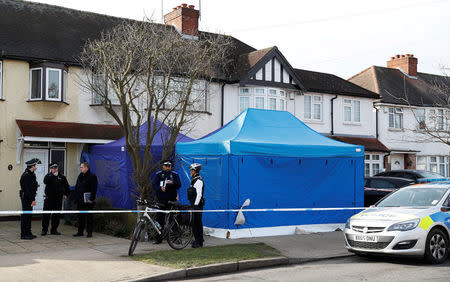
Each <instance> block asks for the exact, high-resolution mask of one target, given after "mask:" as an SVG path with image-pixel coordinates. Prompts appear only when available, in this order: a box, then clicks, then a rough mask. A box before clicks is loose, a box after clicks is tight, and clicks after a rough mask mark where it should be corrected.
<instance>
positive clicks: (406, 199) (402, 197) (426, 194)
mask: <svg viewBox="0 0 450 282" xmlns="http://www.w3.org/2000/svg"><path fill="white" fill-rule="evenodd" d="M447 190H448V189H447V188H402V189H400V190H398V191H397V192H395V193H393V194H391V195H389V196H387V197H386V198H384V199H383V200H382V201H381V202H379V203H378V204H377V207H428V206H435V205H436V204H437V203H438V202H439V201H440V200H441V199H442V197H443V196H444V194H445V192H447Z"/></svg>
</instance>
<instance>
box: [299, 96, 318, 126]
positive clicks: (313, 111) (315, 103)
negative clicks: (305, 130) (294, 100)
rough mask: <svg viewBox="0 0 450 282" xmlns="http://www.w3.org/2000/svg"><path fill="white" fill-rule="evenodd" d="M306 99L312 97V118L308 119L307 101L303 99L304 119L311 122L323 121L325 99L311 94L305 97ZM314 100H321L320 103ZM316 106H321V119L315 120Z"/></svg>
mask: <svg viewBox="0 0 450 282" xmlns="http://www.w3.org/2000/svg"><path fill="white" fill-rule="evenodd" d="M304 97H310V101H311V104H310V109H311V116H310V117H307V116H306V115H305V105H306V102H305V99H304V98H303V117H304V118H305V119H306V120H311V121H322V118H323V97H322V95H309V94H308V95H304ZM314 98H320V102H318V101H314ZM314 105H319V106H320V118H319V119H317V118H314V116H315V110H314Z"/></svg>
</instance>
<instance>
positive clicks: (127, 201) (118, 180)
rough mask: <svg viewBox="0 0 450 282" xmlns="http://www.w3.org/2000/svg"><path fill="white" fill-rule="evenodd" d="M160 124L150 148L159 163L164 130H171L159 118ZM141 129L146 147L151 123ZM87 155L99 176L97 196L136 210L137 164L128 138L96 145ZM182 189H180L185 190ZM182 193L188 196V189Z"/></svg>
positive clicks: (142, 142) (142, 143)
mask: <svg viewBox="0 0 450 282" xmlns="http://www.w3.org/2000/svg"><path fill="white" fill-rule="evenodd" d="M157 126H158V127H159V126H161V127H162V129H161V130H160V131H159V132H158V133H157V135H156V136H155V137H154V139H153V143H152V146H151V148H150V150H151V152H152V155H153V159H154V160H155V162H156V161H159V160H161V157H162V151H163V144H164V142H163V136H164V134H163V132H165V130H168V128H167V126H166V125H164V124H161V123H160V122H159V121H158V123H157ZM139 131H140V144H141V146H145V144H146V143H145V139H146V132H147V123H144V124H143V125H142V126H141V128H140V130H139ZM192 140H193V139H191V138H189V137H187V136H185V135H182V134H179V136H178V137H177V142H186V141H192ZM84 157H85V158H89V160H90V164H91V170H92V172H94V173H95V174H96V175H97V177H98V191H97V196H103V197H106V198H108V199H110V200H111V204H112V206H113V207H116V208H123V209H132V208H134V207H136V198H135V197H133V196H132V195H133V193H134V189H135V185H134V183H133V180H132V176H133V165H132V164H131V159H130V156H129V155H128V152H127V148H126V144H125V137H122V138H121V139H119V140H116V141H113V142H111V143H107V144H105V145H95V146H92V147H91V150H90V152H89V154H88V156H84ZM181 190H182V189H180V192H182V191H181ZM184 190H186V189H184ZM134 194H135V193H134ZM181 196H184V192H183V195H180V197H181Z"/></svg>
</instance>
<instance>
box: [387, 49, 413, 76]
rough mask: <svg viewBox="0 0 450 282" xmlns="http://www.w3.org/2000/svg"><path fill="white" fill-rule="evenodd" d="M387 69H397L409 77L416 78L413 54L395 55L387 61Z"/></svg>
mask: <svg viewBox="0 0 450 282" xmlns="http://www.w3.org/2000/svg"><path fill="white" fill-rule="evenodd" d="M387 67H388V68H391V69H396V68H399V69H401V70H402V71H403V72H405V73H407V74H408V75H409V76H417V58H415V57H414V55H413V54H406V55H396V56H395V57H391V59H390V60H389V61H387Z"/></svg>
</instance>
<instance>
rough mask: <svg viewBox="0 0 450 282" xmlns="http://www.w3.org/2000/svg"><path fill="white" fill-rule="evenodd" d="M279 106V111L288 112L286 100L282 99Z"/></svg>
mask: <svg viewBox="0 0 450 282" xmlns="http://www.w3.org/2000/svg"><path fill="white" fill-rule="evenodd" d="M278 104H279V110H280V111H283V112H284V111H287V109H286V108H287V103H286V100H285V99H280V100H279V103H278Z"/></svg>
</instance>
